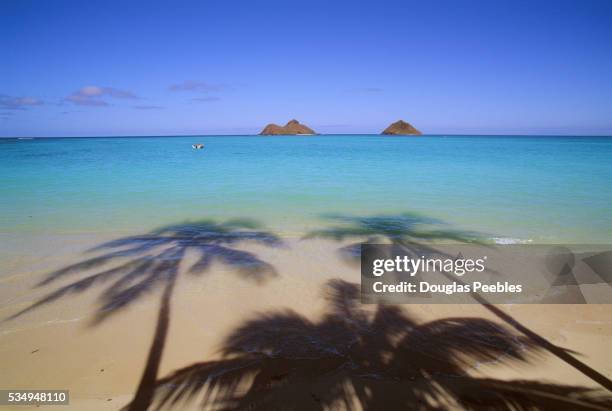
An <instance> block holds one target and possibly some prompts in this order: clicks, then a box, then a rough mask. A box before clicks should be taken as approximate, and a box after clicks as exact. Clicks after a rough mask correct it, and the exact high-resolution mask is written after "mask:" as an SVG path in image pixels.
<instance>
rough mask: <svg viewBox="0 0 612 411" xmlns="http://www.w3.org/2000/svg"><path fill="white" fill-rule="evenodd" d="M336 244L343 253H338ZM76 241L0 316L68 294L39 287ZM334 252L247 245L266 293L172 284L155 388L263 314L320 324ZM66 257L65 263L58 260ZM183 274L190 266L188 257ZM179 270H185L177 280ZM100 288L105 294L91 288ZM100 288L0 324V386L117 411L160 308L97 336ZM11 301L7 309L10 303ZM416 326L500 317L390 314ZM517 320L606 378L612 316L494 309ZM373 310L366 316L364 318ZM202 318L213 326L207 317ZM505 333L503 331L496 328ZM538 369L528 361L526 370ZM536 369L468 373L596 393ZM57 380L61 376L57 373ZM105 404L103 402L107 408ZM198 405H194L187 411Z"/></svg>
mask: <svg viewBox="0 0 612 411" xmlns="http://www.w3.org/2000/svg"><path fill="white" fill-rule="evenodd" d="M340 245H341V244H340ZM91 246H92V244H88V243H87V242H85V241H80V242H77V243H75V244H74V245H73V246H70V247H67V248H65V249H63V251H62V249H61V248H56V250H57V252H56V253H55V254H54V255H48V256H46V257H45V256H41V257H40V259H39V261H36V262H32V261H30V262H28V263H27V264H29V266H30V267H29V268H25V270H22V271H21V272H22V275H16V276H12V277H4V278H1V279H0V283H1V284H2V295H1V296H0V301H2V302H3V303H2V305H1V306H0V317H2V318H6V317H7V316H10V315H12V314H14V313H15V311H17V310H19V309H23V308H24V307H27V306H28V305H29V304H31V303H32V302H34V301H36V300H37V299H39V298H42V297H44V295H45V294H46V293H48V292H49V291H52V290H53V289H57V287H60V286H62V285H66V284H67V283H69V281H68V282H67V281H66V280H63V281H60V282H59V283H58V284H57V285H55V284H53V285H52V286H51V287H42V288H38V287H36V286H35V285H36V284H37V283H40V281H41V279H43V278H44V277H45V276H46V275H48V273H49V272H51V271H53V270H55V269H57V268H60V267H62V266H64V265H65V264H67V263H70V262H74V261H75V259H77V260H78V259H79V258H82V256H83V254H82V253H81V252H78V253H76V254H75V250H76V249H81V250H85V249H87V248H91ZM338 246H339V244H338V243H336V242H331V241H328V240H309V241H304V242H299V244H298V242H296V241H295V240H290V242H289V244H288V245H287V247H281V248H267V247H263V246H245V247H244V248H242V247H241V249H245V250H248V251H251V252H253V253H256V254H257V255H258V256H260V257H261V258H262V259H264V260H266V261H269V262H270V264H272V265H273V266H274V267H275V268H276V271H277V273H278V276H276V277H274V278H270V279H269V280H266V282H265V283H263V284H259V285H258V284H257V283H253V282H251V281H245V280H244V279H241V278H240V276H237V275H235V274H236V273H235V272H233V270H231V269H228V268H227V267H224V266H222V265H217V264H215V265H213V267H211V271H210V273H209V274H207V276H206V277H202V278H200V277H197V276H195V277H194V276H186V277H183V280H182V281H181V282H179V283H178V284H177V289H176V290H175V293H174V298H173V300H172V315H171V326H170V333H169V336H168V342H167V347H166V348H165V350H164V355H163V359H162V363H161V369H160V377H162V376H166V375H168V374H169V373H171V372H172V371H173V370H176V369H179V368H181V367H184V366H186V365H188V364H190V363H192V362H193V361H195V360H197V361H203V360H207V361H210V360H212V359H219V358H221V357H220V351H219V350H220V349H221V347H222V346H221V345H220V344H221V343H222V341H223V339H224V338H225V337H226V336H227V335H229V334H231V333H232V330H233V329H235V327H237V326H238V325H239V324H241V323H242V322H243V321H245V320H246V319H249V318H253V317H256V316H257V315H260V314H263V313H266V312H286V310H291V312H295V313H298V314H299V315H301V316H305V317H306V318H309V319H310V321H314V322H316V321H320V320H321V319H322V318H323V317H324V316H325V315H326V310H327V308H326V307H327V304H328V301H327V299H326V294H325V293H324V292H322V290H324V289H325V286H326V284H327V283H328V282H329V281H330V280H336V279H339V280H343V281H348V282H353V283H354V282H358V281H359V270H358V267H357V266H354V265H349V264H346V262H345V261H344V260H343V259H342V258H341V257H340V256H339V255H338V254H337V249H338ZM62 253H63V255H61V254H62ZM186 258H187V260H186V262H185V264H183V263H182V267H183V266H184V267H187V266H188V265H189V264H188V263H189V262H190V261H193V256H187V257H186ZM184 269H185V268H183V270H184ZM100 287H102V288H100ZM102 290H104V284H102V285H100V286H95V287H92V289H89V290H85V291H84V292H83V293H78V294H74V295H73V294H66V295H65V296H62V297H61V298H59V299H57V300H56V301H54V302H53V303H52V304H48V305H44V306H42V307H40V308H38V309H36V310H34V311H32V312H28V313H26V314H24V315H23V316H22V317H19V318H17V319H13V320H10V321H3V322H1V323H0V363H1V364H3V366H2V368H3V372H2V373H0V385H2V386H3V387H7V388H19V389H28V388H30V389H42V388H45V389H51V388H55V389H65V388H67V387H69V388H70V389H71V405H70V406H69V407H68V408H67V409H85V410H87V409H105V408H104V407H108V408H109V409H117V407H118V406H123V405H125V404H126V403H127V402H128V401H129V400H130V398H131V393H133V392H134V390H135V389H136V384H137V382H138V379H139V377H140V373H141V369H142V367H143V366H144V360H145V355H146V352H147V350H148V345H149V341H150V338H151V333H152V332H153V326H154V324H155V317H156V315H157V314H156V313H157V309H158V304H159V300H158V299H159V295H160V294H159V290H158V291H154V292H152V293H151V294H150V295H147V296H146V297H145V298H143V299H142V300H141V301H139V302H137V303H136V304H134V305H133V306H131V307H130V308H129V309H127V310H125V311H121V312H120V313H118V314H116V315H114V316H112V317H110V318H109V319H108V321H106V322H104V323H101V324H99V325H96V324H95V323H92V320H93V319H94V318H95V316H96V310H97V307H99V304H100V302H99V300H98V298H99V296H100V292H101V291H102ZM11 296H12V299H11V298H10V297H11ZM399 307H400V310H401V311H402V312H405V313H406V314H409V315H410V316H411V317H414V318H415V319H416V320H417V321H419V322H424V321H433V320H436V319H442V318H447V317H475V318H485V319H488V320H492V321H494V322H496V323H500V320H499V318H496V317H495V316H493V315H492V314H491V313H490V312H488V311H487V310H485V309H483V307H482V306H479V305H405V306H399ZM498 307H500V308H501V309H502V310H503V311H504V312H506V313H508V314H510V315H511V316H512V317H513V318H515V319H516V320H517V321H520V322H521V323H522V324H524V325H526V326H528V327H529V328H531V329H533V330H536V331H537V332H538V333H539V334H540V335H541V336H543V337H544V338H546V339H547V340H548V341H551V342H552V343H554V344H556V345H559V346H563V347H564V348H567V349H571V350H575V351H577V352H580V353H581V359H582V360H583V361H585V362H586V363H587V364H590V365H591V366H592V367H594V368H596V369H597V370H598V371H599V372H602V373H603V374H604V375H606V376H608V378H610V377H612V362H610V361H609V355H608V353H607V351H606V347H607V346H608V345H609V344H610V343H612V312H610V310H609V309H608V308H607V306H605V305H499V306H498ZM372 308H373V307H372V306H368V305H366V306H364V309H366V310H371V309H372ZM207 313H210V315H207ZM502 324H503V323H502ZM534 361H535V360H534ZM537 363H538V365H537V366H535V367H533V366H530V365H529V364H524V365H522V366H520V367H518V368H516V367H514V366H510V365H504V364H503V361H502V363H498V362H496V361H494V362H492V363H487V362H476V363H472V364H471V365H470V366H469V367H468V368H467V370H469V373H470V374H474V375H483V376H487V377H495V378H501V379H506V380H507V379H514V378H527V379H530V380H538V381H540V380H546V381H554V382H558V383H563V384H577V385H581V386H585V387H596V386H597V384H595V383H594V382H593V381H592V380H590V379H589V378H587V377H585V376H584V375H581V374H580V373H579V372H577V371H576V370H575V369H573V368H571V367H569V366H568V365H567V364H564V363H563V362H561V361H559V360H558V359H556V358H553V357H551V356H549V355H540V356H538V361H537ZM59 370H61V372H59ZM109 399H110V400H109ZM195 405H196V404H195V403H194V404H192V406H194V407H195Z"/></svg>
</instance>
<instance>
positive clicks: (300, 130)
mask: <svg viewBox="0 0 612 411" xmlns="http://www.w3.org/2000/svg"><path fill="white" fill-rule="evenodd" d="M259 134H260V135H262V136H289V135H294V136H295V135H313V134H317V133H316V132H315V131H314V130H313V129H311V128H310V127H308V126H306V125H304V124H300V122H299V121H297V120H291V121H290V122H288V123H287V124H285V125H284V126H283V127H281V126H279V125H278V124H268V125H267V126H265V127H264V129H263V130H262V131H261V133H259Z"/></svg>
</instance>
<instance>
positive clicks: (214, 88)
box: [168, 80, 226, 93]
mask: <svg viewBox="0 0 612 411" xmlns="http://www.w3.org/2000/svg"><path fill="white" fill-rule="evenodd" d="M225 88H226V86H224V85H222V84H211V83H206V82H203V81H194V80H187V81H183V82H182V83H178V84H172V85H171V86H170V87H168V90H170V91H193V92H198V93H213V92H218V91H222V90H224V89H225Z"/></svg>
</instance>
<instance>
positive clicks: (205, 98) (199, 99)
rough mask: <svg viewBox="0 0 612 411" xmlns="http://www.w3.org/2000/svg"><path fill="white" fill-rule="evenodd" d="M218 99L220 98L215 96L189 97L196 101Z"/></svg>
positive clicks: (202, 101) (208, 101) (205, 101)
mask: <svg viewBox="0 0 612 411" xmlns="http://www.w3.org/2000/svg"><path fill="white" fill-rule="evenodd" d="M219 100H221V97H216V96H208V97H195V98H192V99H191V101H195V102H196V103H211V102H213V101H219Z"/></svg>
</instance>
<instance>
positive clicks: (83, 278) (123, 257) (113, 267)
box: [9, 220, 281, 410]
mask: <svg viewBox="0 0 612 411" xmlns="http://www.w3.org/2000/svg"><path fill="white" fill-rule="evenodd" d="M243 243H257V244H262V245H265V246H273V247H276V246H280V245H281V240H280V239H279V238H278V237H277V236H275V235H274V234H271V233H269V232H266V231H262V230H260V228H259V225H258V224H257V223H255V222H253V221H251V220H231V221H227V222H224V223H218V222H215V221H210V220H204V221H196V222H189V223H184V224H176V225H169V226H166V227H162V228H159V229H157V230H154V231H152V232H150V233H149V234H146V235H141V236H132V237H125V238H121V239H118V240H114V241H110V242H108V243H105V244H102V245H99V246H97V247H95V248H93V249H91V250H89V251H90V252H94V253H98V255H97V256H95V257H92V258H89V259H86V260H83V261H80V262H78V263H76V264H72V265H69V266H67V267H64V268H62V269H60V270H57V271H55V272H52V273H50V274H49V275H48V276H47V277H46V278H45V279H44V280H43V281H42V282H41V283H40V284H38V286H49V285H51V284H52V283H54V282H56V281H58V280H61V279H65V278H67V277H70V276H78V277H77V279H76V280H75V281H73V282H71V283H69V284H68V285H64V286H61V287H60V288H58V289H57V290H55V291H53V292H51V293H49V294H47V295H46V296H45V297H43V298H42V299H40V300H39V301H37V302H36V303H34V304H32V305H31V306H30V307H28V308H26V309H24V310H22V311H20V312H18V313H17V314H15V315H13V316H12V317H10V318H9V319H14V318H17V317H19V316H21V315H23V314H25V313H27V312H29V311H32V310H34V309H36V308H39V307H41V306H43V305H46V304H49V303H52V302H54V301H56V300H58V299H60V298H62V297H65V296H68V295H72V294H78V293H82V292H84V291H86V290H89V289H91V288H94V287H100V288H101V289H102V293H101V295H100V298H99V303H100V307H99V309H98V310H97V312H96V315H95V317H94V319H93V322H92V325H96V324H99V323H101V322H103V321H105V320H106V319H108V318H109V317H111V316H113V315H115V314H117V313H119V312H121V311H122V310H124V309H125V308H127V307H129V306H130V305H132V304H133V303H135V302H137V301H139V300H140V299H141V298H142V297H144V296H146V295H148V294H150V293H153V292H155V291H158V290H159V291H161V297H160V306H159V312H158V318H157V324H156V328H155V333H154V337H153V341H152V343H151V347H150V349H149V354H148V357H147V362H146V365H145V369H144V371H143V375H142V377H141V380H140V383H139V386H138V389H137V392H136V394H135V397H134V400H133V402H132V403H131V405H130V408H129V409H131V410H146V409H147V408H148V407H149V405H150V402H151V399H152V395H153V385H154V383H155V381H156V379H157V374H158V370H159V365H160V362H161V357H162V354H163V351H164V346H165V344H166V339H167V336H168V328H169V324H170V308H171V301H172V295H173V291H174V287H175V284H176V282H177V281H178V280H179V278H180V276H181V275H183V273H185V274H187V275H194V276H200V275H203V274H205V273H207V272H208V271H209V269H210V267H211V265H212V264H213V263H215V262H216V263H221V264H223V265H225V266H228V267H230V268H232V269H234V270H235V271H236V272H237V273H238V274H239V275H241V276H242V277H244V278H246V279H249V280H253V281H255V282H256V283H262V282H264V281H265V280H267V279H268V278H270V277H273V276H275V275H276V271H275V269H274V267H272V266H271V265H270V264H268V263H266V262H265V261H262V260H261V259H260V258H259V257H257V256H256V255H255V254H253V253H251V252H248V251H243V250H239V249H237V248H236V246H237V245H238V244H243ZM187 253H195V254H196V255H197V257H196V260H195V263H193V264H192V265H191V266H189V267H187V269H186V270H181V262H183V261H184V260H185V257H186V255H187Z"/></svg>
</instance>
